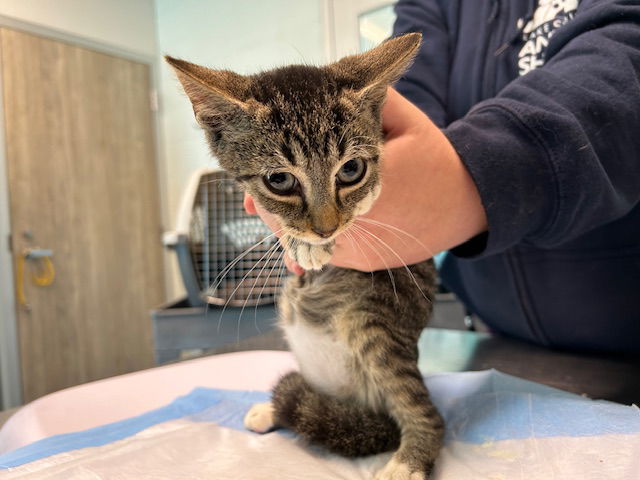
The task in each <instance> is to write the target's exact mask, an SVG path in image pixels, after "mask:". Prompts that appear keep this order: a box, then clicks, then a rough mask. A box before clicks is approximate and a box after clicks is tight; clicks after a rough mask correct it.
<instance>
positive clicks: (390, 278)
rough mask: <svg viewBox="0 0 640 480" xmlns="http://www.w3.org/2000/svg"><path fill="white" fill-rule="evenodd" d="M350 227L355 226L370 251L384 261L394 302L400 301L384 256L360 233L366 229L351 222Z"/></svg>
mask: <svg viewBox="0 0 640 480" xmlns="http://www.w3.org/2000/svg"><path fill="white" fill-rule="evenodd" d="M352 227H354V228H355V230H354V233H359V234H360V238H362V240H363V241H364V242H365V243H366V244H367V245H368V246H369V248H370V249H371V251H373V252H374V253H375V254H376V255H378V258H380V260H381V261H382V263H384V267H385V269H386V270H387V274H388V275H389V280H391V286H392V287H393V293H394V295H395V297H396V302H398V303H399V302H400V299H399V298H398V290H397V289H396V281H395V279H394V278H393V272H392V271H391V269H390V268H389V264H388V263H387V261H386V260H385V259H384V257H383V256H382V255H380V253H379V252H378V250H377V249H376V248H375V246H374V245H373V244H372V243H371V242H369V240H368V239H367V238H366V237H365V236H364V235H362V233H361V232H360V230H361V231H362V232H366V233H369V232H367V231H366V230H364V229H363V228H362V227H359V226H358V225H355V224H353V225H352Z"/></svg>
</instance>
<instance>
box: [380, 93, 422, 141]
mask: <svg viewBox="0 0 640 480" xmlns="http://www.w3.org/2000/svg"><path fill="white" fill-rule="evenodd" d="M424 118H426V115H425V114H424V113H422V111H421V110H420V109H419V108H418V107H416V106H415V105H414V104H413V103H411V102H410V101H409V100H407V99H406V98H404V97H403V96H402V95H400V94H399V93H398V92H397V91H396V90H394V89H393V88H391V87H389V88H388V89H387V99H386V100H385V102H384V105H383V107H382V129H383V130H384V132H385V134H386V136H387V138H390V137H397V136H399V135H401V134H403V133H406V132H408V131H410V130H412V129H414V128H415V127H416V125H417V124H419V122H420V120H423V119H424Z"/></svg>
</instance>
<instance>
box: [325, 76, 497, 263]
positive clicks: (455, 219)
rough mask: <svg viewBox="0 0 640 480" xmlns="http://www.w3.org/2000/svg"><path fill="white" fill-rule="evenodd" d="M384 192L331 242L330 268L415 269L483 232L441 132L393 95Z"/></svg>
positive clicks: (474, 199) (470, 187) (472, 189)
mask: <svg viewBox="0 0 640 480" xmlns="http://www.w3.org/2000/svg"><path fill="white" fill-rule="evenodd" d="M382 118H383V128H384V130H385V136H386V142H385V146H384V152H383V156H382V157H383V162H382V191H381V193H380V196H379V197H378V199H377V201H376V202H375V203H374V205H373V207H372V208H371V210H370V211H369V212H367V213H366V214H365V215H363V216H362V217H360V218H359V219H357V220H356V221H355V222H354V225H353V226H352V227H351V228H350V229H349V230H347V232H345V233H343V234H342V235H340V236H339V237H338V238H337V240H336V245H335V247H334V251H333V257H332V259H331V263H332V264H334V265H337V266H340V267H345V268H353V269H356V270H361V271H375V270H382V269H384V268H394V267H399V266H402V265H403V264H408V265H409V264H413V263H417V262H419V261H422V260H425V259H427V258H430V257H432V256H433V255H435V254H436V253H438V252H441V251H443V250H448V249H450V248H452V247H455V246H457V245H459V244H461V243H463V242H465V241H467V240H469V239H470V238H472V237H474V236H475V235H477V234H479V233H482V232H483V231H485V230H486V228H487V219H486V215H485V212H484V208H483V207H482V204H481V202H480V196H479V195H478V191H477V189H476V186H475V184H474V183H473V181H472V180H471V177H470V175H469V173H468V172H467V170H466V168H465V167H464V165H463V164H462V162H461V160H460V158H459V156H458V154H457V153H456V151H455V150H454V149H453V147H452V145H451V143H450V142H449V140H448V139H447V138H446V136H445V135H444V134H443V133H442V131H441V130H440V129H439V128H438V127H437V126H436V125H435V124H434V123H433V122H432V121H431V120H430V119H429V118H428V117H427V116H426V115H425V114H424V113H422V111H420V110H419V109H418V108H417V107H415V106H414V105H413V104H412V103H411V102H409V101H408V100H406V99H405V98H404V97H402V95H400V94H399V93H398V92H396V91H395V90H393V89H391V88H390V89H389V90H388V95H387V100H386V102H385V104H384V108H383V112H382Z"/></svg>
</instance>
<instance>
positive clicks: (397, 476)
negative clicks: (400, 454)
mask: <svg viewBox="0 0 640 480" xmlns="http://www.w3.org/2000/svg"><path fill="white" fill-rule="evenodd" d="M374 480H427V475H426V474H425V473H424V472H423V471H420V470H415V469H412V468H411V467H410V466H409V464H407V463H402V462H400V461H398V460H396V459H395V458H393V457H392V458H391V460H389V462H388V463H387V464H386V465H385V466H384V467H383V468H382V470H380V471H379V472H378V473H377V474H376V476H375V478H374Z"/></svg>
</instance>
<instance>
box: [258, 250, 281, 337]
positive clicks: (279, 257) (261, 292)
mask: <svg viewBox="0 0 640 480" xmlns="http://www.w3.org/2000/svg"><path fill="white" fill-rule="evenodd" d="M277 246H278V247H280V255H279V256H278V258H276V259H273V258H272V257H269V259H268V260H267V262H271V263H272V265H271V269H270V270H269V274H268V275H267V278H266V279H265V281H264V282H263V283H262V288H261V289H260V293H259V294H258V298H261V297H262V294H263V293H264V290H265V288H266V286H267V281H268V280H269V279H270V278H271V277H272V275H273V272H274V271H275V268H276V267H277V266H278V265H280V264H281V262H282V256H283V255H284V250H283V249H282V246H281V245H280V242H279V239H278V243H277ZM277 252H278V248H276V249H275V252H274V253H276V254H277ZM272 260H274V261H272ZM280 268H282V265H280ZM279 285H280V282H276V284H275V285H274V289H275V288H277V287H278V286H279ZM274 300H275V294H274ZM274 303H275V302H274ZM253 323H254V325H255V326H256V329H258V331H260V328H259V327H258V302H256V305H255V308H254V311H253Z"/></svg>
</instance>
